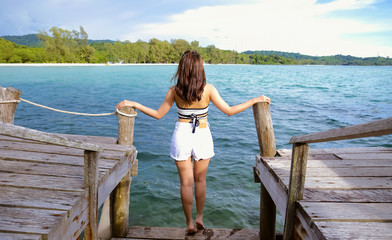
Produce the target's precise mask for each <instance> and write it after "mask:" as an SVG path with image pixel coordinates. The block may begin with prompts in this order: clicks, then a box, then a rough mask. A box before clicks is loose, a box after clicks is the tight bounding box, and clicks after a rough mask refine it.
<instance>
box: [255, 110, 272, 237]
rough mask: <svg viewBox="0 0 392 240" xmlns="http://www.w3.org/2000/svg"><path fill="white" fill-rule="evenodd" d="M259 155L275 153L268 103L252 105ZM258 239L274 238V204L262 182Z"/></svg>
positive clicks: (265, 155)
mask: <svg viewBox="0 0 392 240" xmlns="http://www.w3.org/2000/svg"><path fill="white" fill-rule="evenodd" d="M253 115H254V119H255V124H256V131H257V138H258V140H259V146H260V156H262V157H274V156H275V155H276V143H275V134H274V129H273V125H272V119H271V112H270V105H269V104H268V103H256V104H254V105H253ZM260 185H261V187H260V239H268V240H269V239H275V222H276V206H275V203H274V201H273V200H272V198H271V196H270V195H269V193H268V191H267V189H266V188H265V187H264V185H263V183H261V184H260Z"/></svg>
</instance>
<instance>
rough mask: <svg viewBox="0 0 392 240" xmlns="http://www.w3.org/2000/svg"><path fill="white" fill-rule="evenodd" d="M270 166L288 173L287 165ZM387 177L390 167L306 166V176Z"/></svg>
mask: <svg viewBox="0 0 392 240" xmlns="http://www.w3.org/2000/svg"><path fill="white" fill-rule="evenodd" d="M269 164H270V167H271V169H272V170H274V171H275V173H276V174H277V175H279V176H285V175H288V174H289V173H290V167H289V166H283V167H282V166H279V167H276V166H275V165H279V164H276V163H273V162H269ZM316 176H317V177H389V176H392V167H358V168H351V167H331V168H315V167H308V169H307V170H306V177H316Z"/></svg>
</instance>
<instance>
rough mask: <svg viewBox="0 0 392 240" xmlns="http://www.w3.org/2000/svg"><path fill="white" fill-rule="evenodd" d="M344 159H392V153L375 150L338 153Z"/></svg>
mask: <svg viewBox="0 0 392 240" xmlns="http://www.w3.org/2000/svg"><path fill="white" fill-rule="evenodd" d="M336 155H337V156H338V157H340V158H341V159H343V160H351V159H352V160H368V161H373V160H390V161H392V153H389V152H375V153H339V154H336Z"/></svg>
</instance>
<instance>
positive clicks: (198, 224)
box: [196, 220, 206, 230]
mask: <svg viewBox="0 0 392 240" xmlns="http://www.w3.org/2000/svg"><path fill="white" fill-rule="evenodd" d="M196 227H197V230H202V229H206V227H205V226H204V224H203V221H198V220H196Z"/></svg>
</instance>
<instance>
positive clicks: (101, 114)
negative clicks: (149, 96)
mask: <svg viewBox="0 0 392 240" xmlns="http://www.w3.org/2000/svg"><path fill="white" fill-rule="evenodd" d="M19 99H20V100H7V101H0V104H10V103H20V102H21V101H23V102H25V103H29V104H31V105H34V106H37V107H41V108H45V109H48V110H52V111H55V112H60V113H66V114H73V115H79V116H89V117H102V116H110V115H115V114H120V115H122V116H125V117H136V116H137V113H135V114H127V113H123V112H121V111H120V110H118V109H116V111H115V112H112V113H80V112H71V111H64V110H60V109H56V108H52V107H48V106H44V105H41V104H38V103H35V102H31V101H28V100H26V99H23V98H19Z"/></svg>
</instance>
